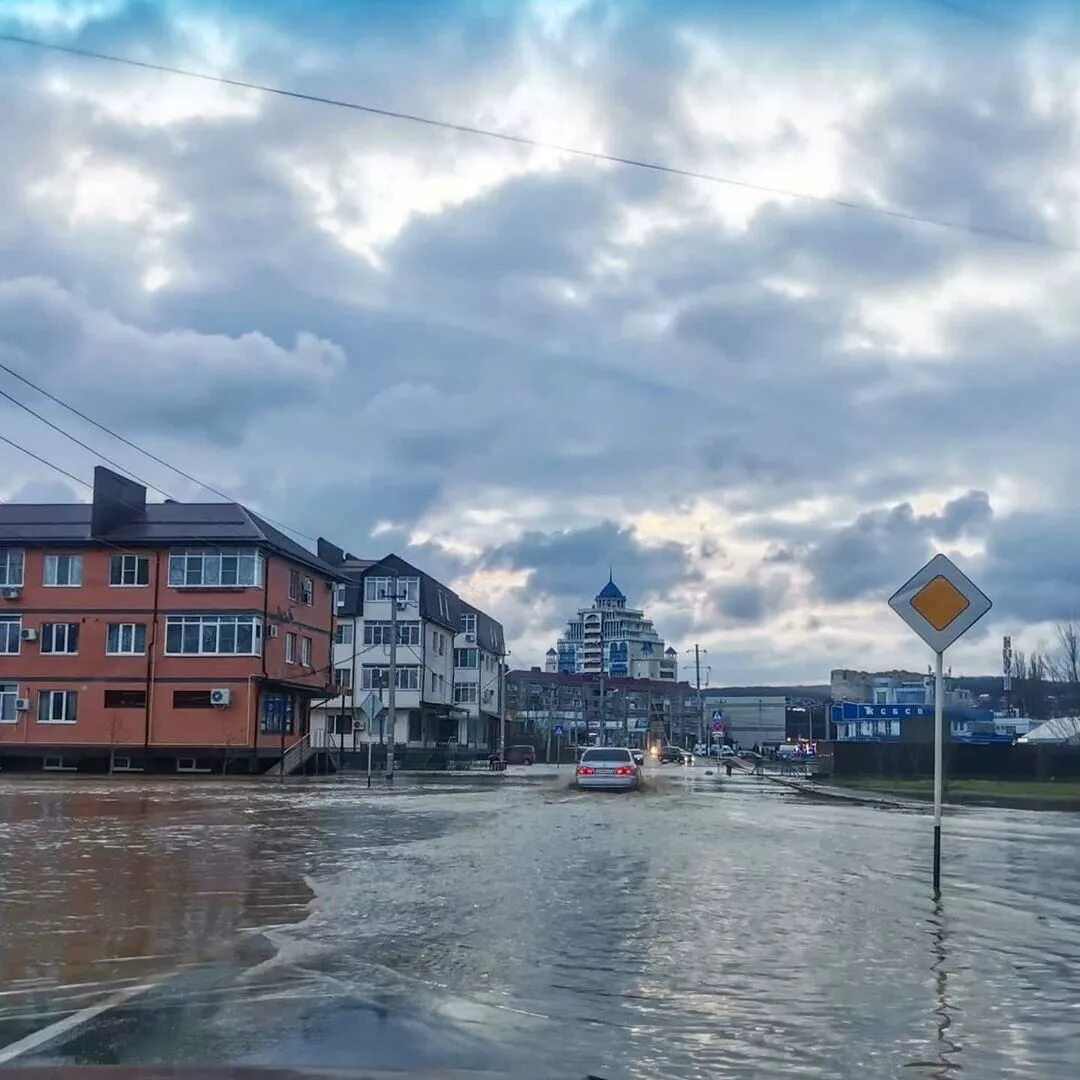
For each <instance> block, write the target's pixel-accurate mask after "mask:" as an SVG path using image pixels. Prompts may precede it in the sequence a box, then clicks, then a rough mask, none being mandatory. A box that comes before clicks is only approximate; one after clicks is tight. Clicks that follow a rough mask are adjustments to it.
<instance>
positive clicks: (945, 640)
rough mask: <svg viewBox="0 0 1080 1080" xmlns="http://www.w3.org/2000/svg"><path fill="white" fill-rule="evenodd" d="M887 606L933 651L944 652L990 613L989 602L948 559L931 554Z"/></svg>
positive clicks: (988, 598)
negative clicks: (926, 561)
mask: <svg viewBox="0 0 1080 1080" xmlns="http://www.w3.org/2000/svg"><path fill="white" fill-rule="evenodd" d="M889 607H891V608H892V609H893V611H895V612H896V613H897V615H899V616H900V618H902V619H903V620H904V622H906V623H907V624H908V626H910V627H911V629H912V630H914V631H915V633H916V634H918V635H919V637H921V638H922V639H923V641H925V642H926V643H927V645H929V646H930V647H931V648H932V649H933V650H934V651H935V652H944V651H945V649H947V648H948V647H949V646H950V645H951V644H952V643H953V642H954V641H955V640H956V639H957V638H958V637H960V635H961V634H963V633H966V632H967V631H968V630H970V629H971V627H972V626H974V625H975V623H977V622H978V621H979V619H981V618H982V617H983V616H984V615H985V614H986V613H987V612H988V611H989V610H990V608H991V603H990V597H988V596H987V595H986V594H985V593H984V592H983V591H982V590H981V589H979V588H978V587H977V586H976V585H975V584H974V583H973V582H972V581H971V579H970V578H968V577H967V575H966V574H964V572H963V571H962V570H961V569H960V568H959V567H958V566H957V565H956V564H955V563H954V562H953V561H952V560H951V559H949V558H948V557H947V556H945V555H935V556H934V557H933V558H932V559H931V560H930V561H929V562H928V563H927V564H926V565H925V566H924V567H923V568H922V569H921V570H920V571H919V572H918V573H917V574H916V575H915V576H914V577H913V578H911V580H910V581H908V582H906V583H905V584H904V585H901V586H900V588H899V589H897V590H896V592H895V593H894V594H893V595H892V596H891V597H890V598H889Z"/></svg>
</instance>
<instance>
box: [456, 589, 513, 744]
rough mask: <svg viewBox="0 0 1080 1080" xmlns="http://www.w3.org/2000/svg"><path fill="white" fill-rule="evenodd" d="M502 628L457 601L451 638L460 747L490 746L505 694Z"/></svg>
mask: <svg viewBox="0 0 1080 1080" xmlns="http://www.w3.org/2000/svg"><path fill="white" fill-rule="evenodd" d="M505 656H506V646H505V642H504V640H503V629H502V626H501V625H500V624H499V623H497V622H496V621H495V620H494V619H493V618H491V616H490V615H485V614H484V613H483V612H482V611H481V610H480V609H479V608H475V607H473V606H472V605H471V604H467V603H465V602H464V601H461V608H460V617H459V622H458V633H457V635H456V636H455V638H454V705H455V706H456V707H457V708H458V709H460V710H461V711H462V712H464V713H465V714H466V715H465V721H464V723H465V729H466V730H465V739H466V740H467V742H465V741H464V740H463V742H462V745H468V746H494V745H496V742H497V736H496V731H497V729H498V724H499V719H500V717H501V715H502V706H503V697H504V695H505V693H506V686H505V677H504V673H503V664H504V660H505Z"/></svg>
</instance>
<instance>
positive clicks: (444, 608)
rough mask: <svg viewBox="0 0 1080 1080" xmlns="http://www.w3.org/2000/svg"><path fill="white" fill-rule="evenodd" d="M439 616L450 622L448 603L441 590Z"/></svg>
mask: <svg viewBox="0 0 1080 1080" xmlns="http://www.w3.org/2000/svg"><path fill="white" fill-rule="evenodd" d="M439 614H440V615H441V616H442V617H443V618H444V619H445V620H446V621H447V622H449V621H450V601H449V600H448V599H447V596H446V593H445V592H443V590H442V589H440V590H439Z"/></svg>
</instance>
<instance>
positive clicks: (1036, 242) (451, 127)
mask: <svg viewBox="0 0 1080 1080" xmlns="http://www.w3.org/2000/svg"><path fill="white" fill-rule="evenodd" d="M0 42H7V43H8V44H12V45H25V46H28V47H30V48H34V49H46V50H49V51H52V52H58V53H66V54H68V55H69V56H78V57H82V58H84V59H88V60H102V61H105V62H107V63H111V64H124V65H126V66H128V67H133V68H140V69H142V70H144V71H158V72H162V73H163V74H166V75H180V76H182V77H183V78H186V79H200V80H202V81H203V82H210V83H217V84H219V85H221V86H232V87H236V88H238V89H242V90H255V91H258V92H259V93H262V94H273V95H275V96H277V97H283V98H291V99H293V100H295V101H305V102H308V103H310V104H316V105H329V106H332V107H334V108H338V109H349V110H351V111H352V112H359V113H366V114H367V115H369V116H380V117H383V118H385V119H389V120H403V121H406V122H408V123H411V124H422V125H424V126H426V127H431V128H440V129H442V130H444V131H455V132H458V133H459V134H462V135H474V136H479V137H481V138H485V139H497V140H499V141H500V142H504V143H512V144H514V145H516V146H528V147H533V148H536V149H540V150H552V151H555V152H556V153H560V154H570V155H573V156H575V157H580V158H589V159H592V160H593V161H603V162H606V163H608V164H610V165H624V166H627V167H630V168H635V169H646V170H648V171H650V172H656V173H664V174H667V175H669V176H680V177H683V178H685V179H689V180H701V181H704V182H706V183H710V184H724V185H727V186H728V187H734V188H739V189H742V190H745V191H756V192H760V193H762V194H765V195H776V196H780V197H782V198H787V199H800V200H802V201H805V202H812V203H817V204H819V205H826V206H834V207H838V208H839V209H842V210H850V211H855V212H857V213H861V214H874V215H877V216H879V217H886V218H892V219H894V220H897V221H909V222H916V223H918V224H921V225H932V226H934V227H936V228H940V229H951V230H955V231H957V232H964V233H971V234H974V235H976V236H985V237H988V238H991V239H995V240H1007V241H1009V242H1011V243H1018V244H1029V245H1032V246H1034V247H1045V248H1050V249H1053V250H1057V251H1078V250H1080V248H1077V247H1075V246H1074V245H1070V244H1061V243H1057V242H1055V241H1052V240H1048V239H1046V238H1045V237H1038V236H1032V235H1030V234H1027V233H1018V232H1013V231H1011V230H1009V229H1000V228H996V227H994V226H991V225H978V224H971V223H968V222H962V221H951V220H949V219H948V218H937V217H930V216H927V215H924V214H916V213H912V212H909V211H906V210H893V209H890V208H888V207H882V206H874V205H873V204H872V203H864V202H858V201H856V200H853V199H841V198H835V197H832V196H828V195H813V194H811V193H809V192H806V191H795V190H792V189H790V188H782V187H777V186H775V185H771V184H758V183H754V182H752V181H749V180H736V179H735V178H734V177H730V176H721V175H719V174H717V173H707V172H700V171H698V170H696V169H685V168H680V167H678V166H675V165H665V164H663V163H661V162H657V161H649V160H647V159H644V158H632V157H626V156H623V155H621V154H608V153H604V152H603V151H600V150H586V149H583V148H582V147H577V146H565V145H563V144H561V143H552V142H547V141H545V140H543V139H533V138H530V137H529V136H527V135H518V134H515V133H513V132H509V131H497V130H494V129H492V128H482V127H477V126H475V125H473V124H462V123H457V122H455V121H451V120H440V119H438V118H436V117H431V116H423V115H421V114H419V113H410V112H402V111H400V110H397V109H384V108H380V107H378V106H375V105H365V104H363V103H361V102H357V101H346V100H344V99H342V98H331V97H323V96H322V95H319V94H305V93H303V92H302V91H299V90H289V89H286V88H284V87H280V86H271V85H269V84H265V83H255V82H249V81H248V80H246V79H230V78H228V77H227V76H224V75H211V74H210V73H209V72H205V71H194V70H192V69H190V68H181V67H175V66H173V65H171V64H156V63H152V62H151V61H148V60H135V59H133V58H132V57H129V56H118V55H116V54H114V53H103V52H96V51H94V50H92V49H80V48H78V47H77V46H74V45H59V44H56V43H55V42H51V41H41V40H38V39H37V38H29V37H23V36H22V35H19V34H0Z"/></svg>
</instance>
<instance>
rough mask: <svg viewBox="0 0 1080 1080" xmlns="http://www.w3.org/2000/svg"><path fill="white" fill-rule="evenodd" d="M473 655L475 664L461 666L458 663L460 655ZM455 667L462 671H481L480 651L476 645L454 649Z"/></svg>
mask: <svg viewBox="0 0 1080 1080" xmlns="http://www.w3.org/2000/svg"><path fill="white" fill-rule="evenodd" d="M462 653H464V654H466V655H468V654H469V653H472V656H473V659H474V661H475V663H472V664H461V663H458V656H459V654H462ZM454 667H455V668H460V669H461V670H462V671H479V670H480V650H479V649H478V648H477V647H476V646H475V645H462V646H459V647H458V648H456V649H454Z"/></svg>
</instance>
